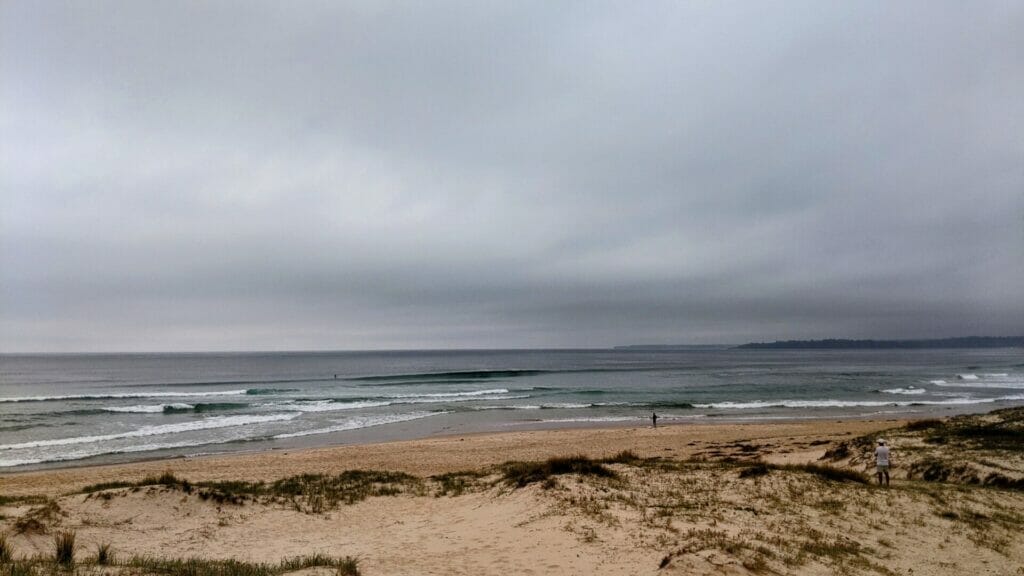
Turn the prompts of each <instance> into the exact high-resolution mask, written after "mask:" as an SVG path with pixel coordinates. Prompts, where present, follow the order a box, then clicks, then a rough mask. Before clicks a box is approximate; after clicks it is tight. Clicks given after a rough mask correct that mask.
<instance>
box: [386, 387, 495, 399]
mask: <svg viewBox="0 0 1024 576" xmlns="http://www.w3.org/2000/svg"><path fill="white" fill-rule="evenodd" d="M489 394H508V389H506V388H491V389H490V390H474V391H472V392H437V393H434V394H422V393H421V394H389V395H388V396H385V397H386V398H458V397H461V396H487V395H489Z"/></svg>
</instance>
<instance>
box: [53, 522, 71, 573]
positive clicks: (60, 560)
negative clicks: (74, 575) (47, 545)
mask: <svg viewBox="0 0 1024 576" xmlns="http://www.w3.org/2000/svg"><path fill="white" fill-rule="evenodd" d="M53 560H54V562H56V563H57V564H60V565H61V566H71V565H72V564H74V563H75V533H74V531H71V530H64V531H61V532H58V533H56V534H54V535H53Z"/></svg>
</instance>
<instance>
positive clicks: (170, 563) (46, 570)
mask: <svg viewBox="0 0 1024 576" xmlns="http://www.w3.org/2000/svg"><path fill="white" fill-rule="evenodd" d="M98 566H102V567H104V568H106V569H108V570H114V573H127V574H132V575H133V576H280V575H282V574H286V573H289V572H295V571H298V570H304V569H307V568H316V567H325V568H330V569H331V570H333V571H334V573H335V576H359V574H360V571H359V564H358V561H357V560H356V559H355V558H351V557H347V556H346V557H333V556H327V555H324V554H310V555H306V556H295V557H292V558H285V559H283V560H281V561H280V562H278V563H276V564H268V563H259V562H243V561H240V560H234V559H226V560H213V559H206V558H156V557H151V556H132V557H130V558H127V559H126V560H124V561H123V562H122V561H113V559H111V561H110V562H108V563H106V564H101V563H98V562H97V563H95V564H93V563H75V562H74V561H73V560H72V561H69V562H58V561H56V560H54V559H47V558H43V557H39V556H36V557H29V558H20V559H10V560H7V561H5V562H2V563H0V576H58V575H59V576H67V575H74V576H88V575H90V574H107V573H109V572H107V571H106V570H104V571H98V570H97V567H98Z"/></svg>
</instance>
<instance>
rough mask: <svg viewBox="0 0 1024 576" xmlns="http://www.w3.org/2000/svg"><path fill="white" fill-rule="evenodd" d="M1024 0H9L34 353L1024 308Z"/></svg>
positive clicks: (908, 322) (793, 323) (3, 268)
mask: <svg viewBox="0 0 1024 576" xmlns="http://www.w3.org/2000/svg"><path fill="white" fill-rule="evenodd" d="M1021 54H1024V4H1022V3H1019V2H1009V1H995V0H993V1H985V2H979V3H970V4H962V3H957V2H951V1H940V2H923V1H920V2H906V3H900V4H898V5H892V4H890V3H885V2H865V3H857V4H849V3H842V2H817V1H787V2H766V3H758V4H745V3H729V2H715V3H683V4H679V3H673V2H651V3H644V4H642V5H626V4H615V3H603V2H601V3H587V4H582V5H572V4H566V5H549V4H547V3H542V2H524V3H515V4H509V5H493V4H476V3H463V2H439V3H431V4H429V5H423V4H416V3H401V2H398V3H376V2H365V3H331V2H326V3H325V2H318V1H308V2H295V3H288V4H287V5H282V4H280V3H276V2H265V1H253V2H246V3H242V4H237V3H226V2H207V3H200V4H174V3H147V2H116V1H99V2H89V3H81V2H63V1H54V2H45V3H39V2H32V1H28V0H10V1H6V2H3V3H0V352H6V353H15V352H33V353H45V352H80V353H89V352H105V351H110V352H132V351H150V352H152V351H161V350H168V351H175V352H192V351H205V350H212V351H229V350H230V351H249V350H251V351H277V350H294V351H299V350H303V351H305V350H324V351H327V350H330V351H335V350H424V349H431V350H440V349H451V350H454V349H545V348H546V349H551V348H610V347H614V346H623V345H630V344H653V345H657V344H670V345H672V344H679V343H687V344H693V345H701V344H722V343H725V344H728V345H735V344H742V343H746V342H757V341H771V340H783V339H822V338H850V339H868V338H874V339H917V338H945V337H959V336H964V335H970V334H975V335H983V336H1016V335H1019V334H1020V332H1021V329H1020V327H1021V326H1024V306H1022V305H1021V294H1024V265H1022V262H1024V192H1022V191H1024V138H1021V134H1024V66H1022V65H1021V63H1020V55H1021Z"/></svg>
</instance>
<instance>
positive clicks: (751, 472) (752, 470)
mask: <svg viewBox="0 0 1024 576" xmlns="http://www.w3.org/2000/svg"><path fill="white" fill-rule="evenodd" d="M768 471H769V468H768V465H767V464H765V463H764V462H758V463H756V464H754V465H752V466H747V467H746V468H743V469H742V470H740V478H757V477H758V476H764V475H766V474H768Z"/></svg>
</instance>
